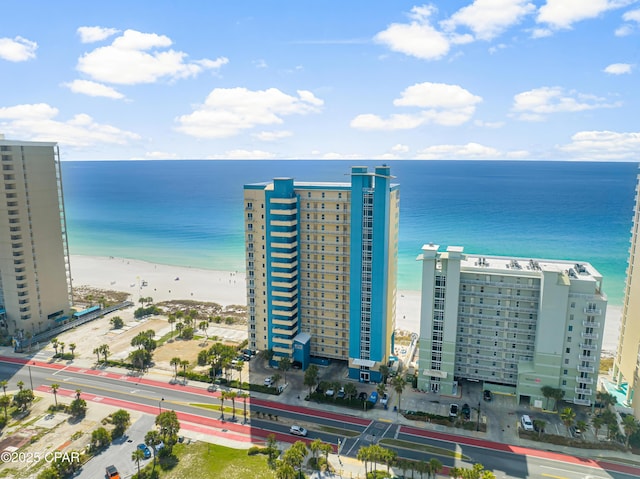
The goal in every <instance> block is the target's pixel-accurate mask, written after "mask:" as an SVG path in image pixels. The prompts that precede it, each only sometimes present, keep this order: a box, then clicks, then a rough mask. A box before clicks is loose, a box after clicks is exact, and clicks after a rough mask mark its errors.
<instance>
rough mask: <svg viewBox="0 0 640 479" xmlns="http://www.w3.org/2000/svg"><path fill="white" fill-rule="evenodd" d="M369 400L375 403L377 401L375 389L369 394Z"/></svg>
mask: <svg viewBox="0 0 640 479" xmlns="http://www.w3.org/2000/svg"><path fill="white" fill-rule="evenodd" d="M369 402H370V403H371V404H375V403H377V402H378V393H377V392H376V391H373V392H372V393H371V394H370V395H369Z"/></svg>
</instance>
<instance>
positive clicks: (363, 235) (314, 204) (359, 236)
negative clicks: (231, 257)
mask: <svg viewBox="0 0 640 479" xmlns="http://www.w3.org/2000/svg"><path fill="white" fill-rule="evenodd" d="M391 180H392V176H391V174H390V168H389V167H387V166H378V167H375V169H374V171H373V172H370V171H368V168H367V167H360V166H357V167H353V168H352V169H351V182H350V183H319V182H298V181H294V180H293V179H292V178H275V179H274V180H273V182H268V183H259V184H248V185H245V186H244V215H245V216H244V221H245V244H246V268H247V305H248V317H249V344H250V347H251V348H253V349H258V350H272V351H273V353H274V361H279V360H280V359H281V358H283V357H288V358H290V359H291V360H292V361H296V362H299V363H301V366H302V367H303V368H306V367H307V366H308V365H309V364H310V363H311V362H316V363H328V362H329V361H330V360H341V361H345V362H347V361H348V365H349V375H350V377H351V378H353V379H357V380H361V381H378V380H379V379H380V377H381V376H380V372H379V368H380V366H381V365H386V364H387V363H388V361H389V355H390V352H391V351H392V350H393V344H392V343H393V331H394V329H395V310H396V276H397V259H398V221H399V209H398V207H399V206H398V205H399V193H400V191H399V186H398V185H397V184H392V183H391Z"/></svg>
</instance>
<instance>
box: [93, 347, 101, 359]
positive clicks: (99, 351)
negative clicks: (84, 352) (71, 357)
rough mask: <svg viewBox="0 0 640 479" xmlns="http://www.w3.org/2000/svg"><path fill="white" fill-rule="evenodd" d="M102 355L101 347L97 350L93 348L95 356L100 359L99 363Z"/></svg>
mask: <svg viewBox="0 0 640 479" xmlns="http://www.w3.org/2000/svg"><path fill="white" fill-rule="evenodd" d="M101 353H102V350H101V349H100V346H98V347H97V348H93V354H95V355H96V356H97V357H98V361H97V362H100V354H101Z"/></svg>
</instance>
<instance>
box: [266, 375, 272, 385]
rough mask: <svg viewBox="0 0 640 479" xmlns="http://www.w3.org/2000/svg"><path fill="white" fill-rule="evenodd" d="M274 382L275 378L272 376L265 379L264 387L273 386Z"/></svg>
mask: <svg viewBox="0 0 640 479" xmlns="http://www.w3.org/2000/svg"><path fill="white" fill-rule="evenodd" d="M272 381H273V378H272V377H271V376H269V377H268V378H265V379H264V385H265V386H271V382H272Z"/></svg>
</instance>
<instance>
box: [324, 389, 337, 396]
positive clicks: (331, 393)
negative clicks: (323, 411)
mask: <svg viewBox="0 0 640 479" xmlns="http://www.w3.org/2000/svg"><path fill="white" fill-rule="evenodd" d="M335 393H336V392H335V391H334V390H333V389H327V390H326V392H325V393H324V395H325V396H327V397H333V395H334V394H335Z"/></svg>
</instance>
